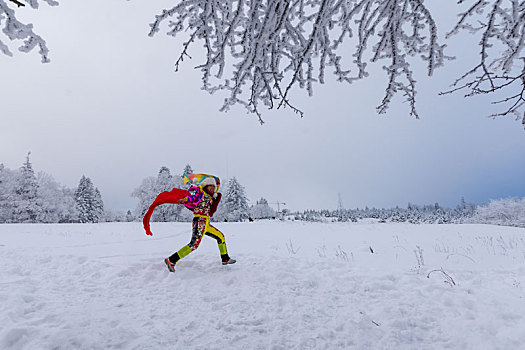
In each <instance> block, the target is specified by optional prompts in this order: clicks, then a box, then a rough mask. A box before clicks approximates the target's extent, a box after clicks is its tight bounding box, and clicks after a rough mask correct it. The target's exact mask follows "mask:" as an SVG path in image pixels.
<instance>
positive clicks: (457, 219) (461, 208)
mask: <svg viewBox="0 0 525 350" xmlns="http://www.w3.org/2000/svg"><path fill="white" fill-rule="evenodd" d="M476 209H477V206H476V204H474V203H467V202H465V199H463V198H462V199H461V203H460V204H459V205H457V206H456V208H453V209H452V208H446V207H442V206H440V205H439V204H438V203H435V204H431V205H421V206H420V205H415V204H411V203H409V204H408V206H407V207H406V208H400V207H395V208H389V209H385V208H382V209H378V208H368V207H366V208H364V209H341V208H340V209H338V210H333V211H330V210H320V211H317V210H306V211H304V212H297V213H293V214H292V215H291V217H292V218H293V219H294V220H305V221H325V220H326V219H327V218H331V219H335V220H337V221H353V222H357V221H358V220H361V219H377V220H378V222H408V223H412V224H451V223H465V222H470V221H471V219H472V218H473V217H474V215H475V214H476Z"/></svg>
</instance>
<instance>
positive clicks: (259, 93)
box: [149, 0, 444, 123]
mask: <svg viewBox="0 0 525 350" xmlns="http://www.w3.org/2000/svg"><path fill="white" fill-rule="evenodd" d="M163 23H167V27H168V29H167V34H168V35H171V36H177V35H181V34H182V33H184V32H189V33H190V34H189V39H188V40H187V41H185V42H184V44H183V49H182V53H181V55H180V56H179V58H178V60H177V61H176V69H178V68H179V64H180V63H181V62H182V60H183V58H184V57H185V56H188V49H189V48H190V46H192V45H193V44H196V42H197V41H198V42H200V43H201V44H202V45H203V46H204V49H205V51H206V59H205V62H203V63H202V64H200V65H198V66H197V67H196V68H198V69H200V70H201V71H202V82H203V89H204V90H206V91H208V92H210V93H214V92H216V91H219V90H222V91H227V92H228V95H227V96H228V97H227V98H226V99H225V101H224V104H223V106H222V108H221V110H223V111H227V110H228V109H229V108H230V107H231V106H233V105H237V104H239V105H243V106H244V107H246V108H247V109H248V110H249V111H250V112H253V113H255V114H257V115H258V117H259V120H260V122H261V123H262V122H263V121H262V118H261V112H260V105H261V104H262V105H264V106H266V107H267V108H269V109H272V108H275V107H276V108H277V109H278V108H281V107H283V108H284V107H290V108H291V109H292V110H293V111H295V112H296V113H298V114H300V115H301V116H302V115H303V113H302V111H301V110H300V109H298V108H297V107H295V106H294V105H293V104H292V102H291V98H290V94H291V92H292V90H293V89H294V88H297V87H298V88H301V89H306V90H307V91H308V94H309V95H312V94H313V86H314V85H315V84H316V83H321V84H322V83H324V82H325V71H326V69H327V68H331V69H332V72H333V74H334V76H335V78H336V79H337V80H338V81H340V82H347V83H352V82H354V81H356V80H359V79H363V78H365V77H367V76H368V71H367V63H368V62H372V63H375V62H385V65H384V67H383V68H384V70H385V71H386V74H387V77H388V83H387V86H386V89H385V96H384V98H383V100H382V101H381V103H380V105H379V106H378V107H377V110H378V112H379V113H385V112H386V110H387V109H388V106H389V104H390V102H391V100H392V98H393V96H394V95H395V94H396V93H398V92H401V93H402V94H403V95H404V96H405V99H406V101H408V102H409V104H410V114H411V115H413V116H415V117H416V118H417V117H418V114H417V112H416V98H415V97H416V87H415V86H416V81H415V79H414V76H413V72H412V70H411V61H410V58H413V57H416V56H418V57H419V58H421V59H422V60H424V61H426V64H427V74H428V75H432V73H433V72H434V70H435V69H436V68H437V67H439V66H440V65H442V64H443V48H444V46H443V45H439V44H438V40H437V27H436V24H435V22H434V19H433V18H432V15H431V14H430V11H429V10H428V9H427V8H426V7H425V6H424V4H423V0H272V1H270V0H267V1H264V0H221V1H219V0H182V1H178V2H177V5H176V6H174V7H173V8H171V9H167V10H164V11H163V12H162V13H161V14H159V15H157V16H156V18H155V21H154V22H153V23H152V24H151V31H150V34H149V35H150V36H153V35H155V33H157V32H159V31H160V27H161V25H162V24H163ZM352 46H354V47H355V49H354V51H353V54H347V53H344V57H343V54H341V52H345V51H346V52H348V50H349V48H351V47H352ZM352 57H353V59H352ZM343 58H346V61H351V62H346V61H344V60H343ZM353 70H355V72H354V71H353Z"/></svg>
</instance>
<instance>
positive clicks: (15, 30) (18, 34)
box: [0, 0, 58, 63]
mask: <svg viewBox="0 0 525 350" xmlns="http://www.w3.org/2000/svg"><path fill="white" fill-rule="evenodd" d="M24 1H25V2H26V3H28V4H29V5H30V6H31V7H32V8H33V9H37V8H38V6H39V2H38V0H24ZM43 1H45V2H46V3H48V4H49V5H51V6H56V5H58V2H56V1H54V0H43ZM8 3H13V4H15V5H16V6H17V7H19V8H20V7H24V6H25V4H24V3H23V2H22V1H18V0H7V2H6V1H5V0H0V26H1V27H2V32H3V34H4V35H5V36H6V37H7V38H8V39H9V40H11V41H17V40H23V45H22V46H20V47H19V48H18V50H19V51H22V52H30V51H31V50H33V49H34V48H35V47H38V48H39V51H38V53H39V54H40V56H41V59H42V63H47V62H49V58H48V53H49V49H48V48H47V45H46V42H45V40H44V39H42V37H41V36H40V35H38V34H36V33H35V32H34V31H33V25H32V24H30V23H29V24H24V23H22V22H20V21H19V20H18V19H17V18H16V15H15V10H13V9H12V8H11V7H10V6H8ZM0 52H2V53H3V54H5V55H7V56H12V55H13V53H12V52H11V51H10V50H9V47H8V46H7V44H6V43H4V41H2V39H0Z"/></svg>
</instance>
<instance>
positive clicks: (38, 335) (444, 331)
mask: <svg viewBox="0 0 525 350" xmlns="http://www.w3.org/2000/svg"><path fill="white" fill-rule="evenodd" d="M190 226H191V224H190V223H152V230H153V232H154V236H153V237H149V236H146V235H145V234H144V231H143V229H142V225H141V223H104V224H42V225H40V224H5V225H0V266H1V268H0V349H525V299H524V294H525V293H524V288H525V229H522V228H511V227H500V226H490V225H412V224H380V223H373V222H362V223H305V222H297V221H296V222H286V221H258V222H251V223H249V222H246V223H217V224H216V227H217V228H219V229H220V230H221V231H222V232H224V234H225V236H226V238H227V244H228V248H229V252H230V255H231V256H232V257H234V258H236V259H237V260H238V263H237V264H235V265H229V266H222V265H221V264H220V258H219V252H218V248H217V244H216V241H215V240H213V239H211V238H209V237H206V238H204V239H203V242H202V243H201V246H200V248H199V249H198V250H196V251H195V252H193V253H192V254H190V255H189V256H188V257H186V258H184V259H182V260H181V261H180V262H179V263H178V264H177V271H176V272H175V273H169V272H168V270H167V268H166V266H165V264H164V262H163V259H164V258H165V257H167V256H169V255H171V254H172V253H173V252H174V251H176V250H178V249H179V248H180V247H182V246H183V245H184V244H187V243H188V242H189V239H190V236H191V230H190ZM372 250H373V253H372ZM441 269H442V271H443V272H442V271H440V270H441ZM432 270H438V271H434V272H431V271H432ZM429 272H430V275H428V274H429ZM447 275H448V276H450V278H451V279H449V278H448V277H447ZM427 276H428V277H427ZM452 281H453V282H452ZM454 283H455V284H454Z"/></svg>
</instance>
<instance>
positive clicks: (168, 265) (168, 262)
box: [164, 258, 175, 272]
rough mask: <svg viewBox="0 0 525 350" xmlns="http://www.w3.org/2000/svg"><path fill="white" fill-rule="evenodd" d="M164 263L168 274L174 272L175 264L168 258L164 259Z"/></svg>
mask: <svg viewBox="0 0 525 350" xmlns="http://www.w3.org/2000/svg"><path fill="white" fill-rule="evenodd" d="M164 262H165V263H166V266H167V267H168V270H170V272H175V264H174V263H172V262H171V261H170V259H169V258H166V259H164Z"/></svg>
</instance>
